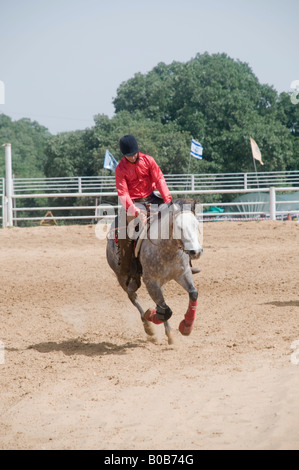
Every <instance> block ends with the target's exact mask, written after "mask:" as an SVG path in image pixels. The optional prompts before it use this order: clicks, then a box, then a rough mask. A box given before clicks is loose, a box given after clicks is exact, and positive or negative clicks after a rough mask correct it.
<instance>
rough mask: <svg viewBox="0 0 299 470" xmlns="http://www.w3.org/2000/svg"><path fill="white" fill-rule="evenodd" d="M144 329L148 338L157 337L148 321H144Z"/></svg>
mask: <svg viewBox="0 0 299 470" xmlns="http://www.w3.org/2000/svg"><path fill="white" fill-rule="evenodd" d="M143 328H144V331H145V333H146V334H147V335H148V336H155V332H154V331H153V328H152V325H151V324H150V323H149V322H148V321H147V320H143Z"/></svg>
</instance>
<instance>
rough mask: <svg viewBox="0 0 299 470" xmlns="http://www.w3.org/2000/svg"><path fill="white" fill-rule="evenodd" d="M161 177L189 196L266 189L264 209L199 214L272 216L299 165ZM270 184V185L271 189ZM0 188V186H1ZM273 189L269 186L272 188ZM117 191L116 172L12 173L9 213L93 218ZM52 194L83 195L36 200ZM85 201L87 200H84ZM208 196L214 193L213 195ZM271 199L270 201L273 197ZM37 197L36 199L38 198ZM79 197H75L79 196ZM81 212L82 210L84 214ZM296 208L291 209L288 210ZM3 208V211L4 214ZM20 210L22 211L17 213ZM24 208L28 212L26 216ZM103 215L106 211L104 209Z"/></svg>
mask: <svg viewBox="0 0 299 470" xmlns="http://www.w3.org/2000/svg"><path fill="white" fill-rule="evenodd" d="M165 179H166V181H167V184H168V186H169V188H170V192H171V193H172V194H173V195H174V196H175V195H177V196H182V195H185V196H188V195H213V194H218V195H219V194H222V195H223V194H244V193H253V192H269V194H270V200H269V203H268V206H269V210H268V211H267V212H266V213H264V212H262V211H260V212H255V211H248V212H242V213H238V212H225V213H223V214H221V213H220V214H217V213H215V214H211V211H210V213H209V214H205V213H204V214H203V217H204V220H209V218H210V219H211V220H221V219H223V218H224V217H225V218H228V217H232V218H234V217H235V218H240V217H242V216H247V217H248V216H250V215H251V216H252V217H254V218H256V217H259V216H263V217H266V218H272V219H274V218H276V217H278V216H280V215H282V214H283V213H285V211H280V213H279V212H278V211H277V210H276V202H275V197H276V193H277V191H284V192H289V191H298V190H299V171H290V172H263V173H225V174H224V173H223V174H219V173H217V174H194V175H193V174H192V175H191V174H182V175H165ZM270 188H273V189H272V190H271V189H270ZM2 189H3V192H2V206H3V207H2V226H6V225H7V220H9V218H8V216H7V214H6V212H7V211H5V208H6V209H7V204H5V197H4V181H2ZM0 191H1V186H0ZM271 191H272V192H271ZM108 197H109V198H110V197H113V198H114V197H115V198H116V199H115V201H117V193H116V189H115V178H114V175H110V176H98V177H86V176H82V177H69V178H14V180H13V195H12V199H13V214H12V218H11V220H13V224H14V225H17V224H18V222H25V221H27V222H29V221H30V222H31V223H36V222H38V221H41V220H43V219H44V218H45V212H46V211H51V212H52V211H55V214H54V215H53V217H52V216H48V217H47V220H49V221H50V220H51V219H55V220H56V221H68V220H73V221H75V220H79V219H81V220H83V221H84V220H85V221H87V220H89V221H92V222H94V221H96V220H97V219H98V214H99V206H100V207H101V210H102V211H103V212H104V211H105V210H108V209H109V208H111V207H114V209H117V208H118V207H119V206H118V205H117V203H116V204H115V205H113V206H111V205H109V204H108V205H107V204H106V206H105V204H102V200H103V199H104V200H105V198H108ZM51 198H65V199H71V198H76V199H78V200H79V201H80V199H81V200H82V199H83V203H84V202H85V205H75V206H74V205H71V204H70V203H69V204H68V205H63V206H62V205H59V206H57V205H51V204H49V201H47V203H46V205H42V206H41V205H39V204H37V203H36V200H37V199H48V200H49V199H51ZM21 199H22V200H26V199H27V200H29V199H30V200H31V201H30V202H31V204H32V200H33V201H34V202H35V203H34V202H33V205H32V206H31V204H30V207H29V206H28V207H21V206H18V201H20V200H21ZM86 201H87V202H86ZM211 201H212V198H211ZM273 201H274V203H273ZM286 202H290V203H294V204H295V203H298V201H286ZM39 203H40V201H39ZM77 203H78V202H77ZM241 204H243V203H242V202H239V203H234V202H229V203H221V202H216V203H215V202H209V201H207V202H205V203H204V204H203V208H204V209H205V208H207V207H208V206H209V207H214V206H220V207H225V206H228V205H229V206H234V205H235V206H238V205H241ZM246 204H248V205H250V204H252V205H253V204H254V205H257V204H267V203H265V202H254V203H253V202H252V203H250V202H249V203H246ZM79 210H80V211H81V214H80V215H74V214H71V215H65V214H62V215H59V213H60V214H61V211H72V212H73V213H74V212H75V213H76V214H78V212H77V211H79ZM82 212H84V215H82ZM287 212H290V213H291V214H293V213H294V214H295V213H296V210H294V211H287ZM3 213H4V217H3ZM21 213H22V214H21ZM26 213H27V214H28V216H26ZM29 213H30V214H29ZM103 217H104V215H103Z"/></svg>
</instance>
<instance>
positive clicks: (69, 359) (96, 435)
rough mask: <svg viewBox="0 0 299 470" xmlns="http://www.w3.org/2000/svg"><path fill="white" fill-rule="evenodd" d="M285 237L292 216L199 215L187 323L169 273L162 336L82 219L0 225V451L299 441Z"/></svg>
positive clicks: (292, 281)
mask: <svg viewBox="0 0 299 470" xmlns="http://www.w3.org/2000/svg"><path fill="white" fill-rule="evenodd" d="M298 248H299V224H298V223H296V222H290V221H287V222H278V221H277V222H270V221H264V222H242V223H241V222H218V223H205V224H204V254H203V256H202V257H201V258H200V260H198V261H196V262H195V264H196V265H197V266H199V267H200V268H201V273H200V274H197V275H195V276H194V279H195V284H196V287H197V288H198V291H199V305H198V312H197V317H196V320H195V326H194V329H193V331H192V333H191V335H190V336H189V337H183V336H182V335H180V333H179V331H178V326H179V323H180V321H181V320H182V318H183V315H184V313H185V311H186V308H187V305H188V295H187V294H186V293H185V292H184V291H183V289H182V288H181V287H179V286H178V285H177V284H175V283H174V282H173V283H169V284H168V285H167V287H166V290H165V298H166V301H167V303H168V304H169V306H170V307H171V308H172V310H173V316H172V318H171V319H170V324H171V326H172V327H173V329H174V338H175V343H174V345H168V343H167V339H166V336H165V334H164V328H163V326H161V325H159V326H154V329H155V332H156V336H157V341H156V343H152V342H150V341H148V339H147V337H146V335H145V332H144V330H143V326H142V323H141V320H140V317H139V313H138V311H137V310H136V309H135V308H134V307H133V306H132V305H131V303H130V302H129V300H128V298H127V296H126V294H125V293H124V292H123V291H122V290H121V288H120V287H119V286H118V284H117V281H116V278H115V276H114V274H113V272H112V271H111V270H110V268H109V267H108V265H107V262H106V258H105V241H103V240H99V239H98V238H97V237H96V235H95V227H94V226H76V225H75V226H70V227H58V226H52V227H46V226H43V227H33V228H12V229H3V230H0V261H1V271H0V277H1V280H0V290H1V304H0V396H1V403H0V449H45V450H46V449H104V450H116V449H117V450H141V449H142V450H147V449H151V450H155V449H165V450H187V449H188V450H200V449H299V400H298V394H299V342H298V343H296V341H297V340H299V322H298V320H299V290H298V286H299V282H298V280H299V276H298V270H299V249H298ZM140 299H141V301H142V305H143V306H144V308H145V309H147V308H149V307H153V306H154V305H153V302H152V301H151V299H150V298H149V296H148V294H147V292H146V290H145V288H144V287H143V286H142V287H141V289H140Z"/></svg>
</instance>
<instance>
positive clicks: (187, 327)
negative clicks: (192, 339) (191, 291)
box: [179, 300, 197, 336]
mask: <svg viewBox="0 0 299 470" xmlns="http://www.w3.org/2000/svg"><path fill="white" fill-rule="evenodd" d="M196 307H197V300H196V301H195V302H192V301H191V300H190V302H189V306H188V310H187V312H186V313H185V319H184V320H182V321H181V323H180V326H179V330H180V333H182V335H184V336H188V335H190V333H191V331H192V328H193V323H194V320H195V314H196Z"/></svg>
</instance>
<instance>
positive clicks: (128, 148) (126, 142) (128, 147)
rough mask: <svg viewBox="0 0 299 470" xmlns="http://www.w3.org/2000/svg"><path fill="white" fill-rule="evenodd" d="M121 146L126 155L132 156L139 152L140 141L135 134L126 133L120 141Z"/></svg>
mask: <svg viewBox="0 0 299 470" xmlns="http://www.w3.org/2000/svg"><path fill="white" fill-rule="evenodd" d="M119 148H120V151H121V153H122V154H123V155H124V156H125V157H132V156H133V155H135V153H138V142H137V140H136V139H135V137H134V136H133V135H130V134H127V135H124V136H123V137H122V138H121V139H120V141H119Z"/></svg>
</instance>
